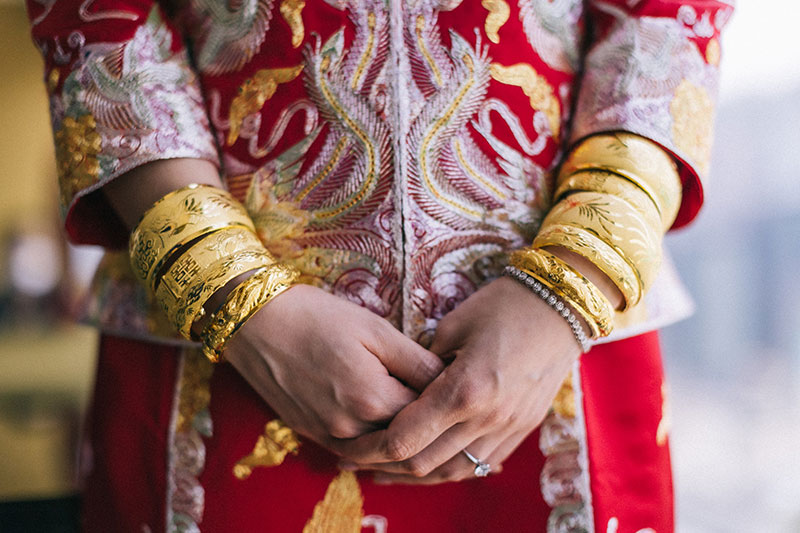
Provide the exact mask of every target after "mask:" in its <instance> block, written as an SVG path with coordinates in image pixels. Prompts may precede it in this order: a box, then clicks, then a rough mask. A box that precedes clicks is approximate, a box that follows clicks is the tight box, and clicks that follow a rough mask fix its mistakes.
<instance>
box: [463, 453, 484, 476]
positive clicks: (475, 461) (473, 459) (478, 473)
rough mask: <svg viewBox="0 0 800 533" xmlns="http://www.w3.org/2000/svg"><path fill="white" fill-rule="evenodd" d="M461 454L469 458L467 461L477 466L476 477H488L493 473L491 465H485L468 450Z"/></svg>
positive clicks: (474, 471)
mask: <svg viewBox="0 0 800 533" xmlns="http://www.w3.org/2000/svg"><path fill="white" fill-rule="evenodd" d="M461 452H462V453H463V454H464V455H466V456H467V459H469V460H470V462H471V463H472V464H474V465H475V470H473V473H474V474H475V477H486V476H488V475H489V473H490V472H491V471H492V466H491V465H490V464H489V463H484V462H483V461H481V460H480V459H478V458H477V457H475V456H474V455H472V454H471V453H469V452H468V451H467V450H466V448H465V449H463V450H461Z"/></svg>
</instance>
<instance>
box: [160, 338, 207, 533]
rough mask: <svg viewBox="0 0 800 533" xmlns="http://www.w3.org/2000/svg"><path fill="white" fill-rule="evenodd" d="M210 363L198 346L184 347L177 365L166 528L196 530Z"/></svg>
mask: <svg viewBox="0 0 800 533" xmlns="http://www.w3.org/2000/svg"><path fill="white" fill-rule="evenodd" d="M213 373H214V366H213V365H212V364H211V363H210V362H209V361H208V359H206V358H205V356H203V354H202V353H201V352H200V351H199V350H195V349H191V350H185V351H184V352H183V354H182V355H181V364H180V366H179V368H178V384H177V386H176V389H175V392H176V398H175V400H174V407H173V409H174V411H173V424H171V427H172V428H173V429H172V433H171V435H170V441H169V448H168V465H167V468H168V470H167V516H166V522H167V523H166V529H167V531H169V532H175V533H178V532H187V531H199V529H198V524H199V523H200V522H201V521H202V520H203V510H204V508H205V490H204V489H203V486H202V485H201V484H200V481H199V479H198V478H199V477H200V474H202V472H203V469H204V468H205V463H206V446H205V443H204V442H203V437H211V435H212V424H211V415H210V413H209V410H208V404H209V402H210V401H211V392H210V388H209V387H210V380H211V376H212V374H213Z"/></svg>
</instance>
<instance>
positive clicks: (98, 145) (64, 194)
mask: <svg viewBox="0 0 800 533" xmlns="http://www.w3.org/2000/svg"><path fill="white" fill-rule="evenodd" d="M102 144H103V140H102V138H101V137H100V134H99V133H98V132H97V123H96V122H95V120H94V117H93V116H92V115H91V114H90V113H87V114H85V115H81V116H79V117H78V118H77V119H76V118H73V117H69V116H68V117H65V118H64V121H63V122H62V123H61V128H59V129H58V131H56V133H55V145H56V165H57V170H58V185H59V188H60V191H61V204H62V205H69V203H70V202H71V201H72V198H73V197H74V196H75V195H76V194H77V193H78V192H79V191H82V190H84V189H86V188H87V187H89V186H91V185H94V184H95V183H97V180H98V177H99V175H100V161H99V159H98V155H99V154H100V152H101V150H102Z"/></svg>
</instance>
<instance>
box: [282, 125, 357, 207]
mask: <svg viewBox="0 0 800 533" xmlns="http://www.w3.org/2000/svg"><path fill="white" fill-rule="evenodd" d="M348 144H349V143H348V141H347V137H342V138H341V139H339V141H338V142H337V143H336V146H335V147H334V148H333V153H332V154H331V158H330V160H329V161H328V163H327V164H326V165H325V166H324V167H322V170H320V171H319V174H317V175H316V176H314V179H313V180H311V183H309V184H308V185H306V186H305V187H304V188H303V190H302V191H300V193H299V194H298V195H297V197H296V198H295V199H296V200H297V201H298V202H300V201H301V200H303V198H305V197H306V196H308V195H309V194H310V193H311V191H313V190H314V189H315V188H316V187H317V185H319V184H320V183H322V180H324V179H325V178H326V177H328V174H330V173H331V172H332V171H333V169H334V168H336V165H337V163H338V162H339V159H340V158H341V157H342V153H343V152H344V149H345V148H347V145H348Z"/></svg>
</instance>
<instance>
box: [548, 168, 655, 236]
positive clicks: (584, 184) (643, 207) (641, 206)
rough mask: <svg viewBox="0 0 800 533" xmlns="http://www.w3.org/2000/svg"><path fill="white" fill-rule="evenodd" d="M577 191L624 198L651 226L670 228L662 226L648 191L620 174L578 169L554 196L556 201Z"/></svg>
mask: <svg viewBox="0 0 800 533" xmlns="http://www.w3.org/2000/svg"><path fill="white" fill-rule="evenodd" d="M576 192H599V193H604V194H611V195H614V196H616V197H617V198H622V199H623V200H625V201H626V202H628V203H629V204H631V205H632V206H633V207H634V208H635V209H636V210H637V211H638V212H639V213H640V214H641V215H642V216H644V218H645V222H647V224H649V225H650V227H652V228H661V229H663V231H666V230H668V229H669V228H663V227H662V221H661V217H660V215H659V214H658V208H657V207H656V204H654V203H653V201H652V199H651V198H650V197H649V196H648V195H647V193H645V192H644V191H643V190H642V189H641V188H640V187H639V186H638V185H636V184H635V183H633V182H632V181H630V180H628V179H627V178H625V177H624V176H620V175H619V174H615V173H613V172H607V171H604V170H581V171H578V172H576V173H574V174H572V175H570V176H569V177H567V178H566V179H564V180H563V181H562V182H561V184H560V185H559V186H558V188H557V189H556V193H555V195H554V196H553V198H554V199H555V201H554V203H556V202H558V201H560V200H562V199H563V198H564V197H566V196H568V195H569V194H573V193H576Z"/></svg>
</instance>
